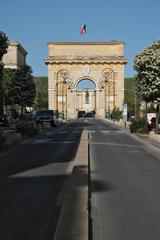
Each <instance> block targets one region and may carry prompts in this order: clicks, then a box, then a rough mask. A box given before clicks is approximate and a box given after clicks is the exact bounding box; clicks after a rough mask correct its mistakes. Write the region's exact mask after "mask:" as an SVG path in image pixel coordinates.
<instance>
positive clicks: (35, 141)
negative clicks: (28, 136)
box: [31, 139, 76, 144]
mask: <svg viewBox="0 0 160 240" xmlns="http://www.w3.org/2000/svg"><path fill="white" fill-rule="evenodd" d="M62 143H63V144H71V143H76V141H53V140H52V139H36V140H34V141H33V142H31V144H62Z"/></svg>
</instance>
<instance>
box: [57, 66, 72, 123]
mask: <svg viewBox="0 0 160 240" xmlns="http://www.w3.org/2000/svg"><path fill="white" fill-rule="evenodd" d="M68 77H69V72H68V70H66V69H60V70H59V71H58V72H57V77H56V112H57V115H58V114H59V104H58V97H59V87H58V86H59V85H62V88H61V94H62V96H61V102H62V107H61V110H62V111H61V116H62V119H63V121H64V118H67V89H65V92H66V95H65V96H64V86H66V84H67V79H68ZM59 78H61V79H62V80H60V81H59ZM64 97H65V98H64ZM65 101H66V104H65ZM65 105H66V114H65V116H64V107H65Z"/></svg>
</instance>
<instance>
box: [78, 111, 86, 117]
mask: <svg viewBox="0 0 160 240" xmlns="http://www.w3.org/2000/svg"><path fill="white" fill-rule="evenodd" d="M85 114H86V112H85V111H78V114H77V117H78V118H81V117H85Z"/></svg>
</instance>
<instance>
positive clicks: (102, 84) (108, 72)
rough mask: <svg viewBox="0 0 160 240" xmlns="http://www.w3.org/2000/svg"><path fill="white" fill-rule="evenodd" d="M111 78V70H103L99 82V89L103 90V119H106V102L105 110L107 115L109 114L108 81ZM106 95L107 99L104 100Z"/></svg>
mask: <svg viewBox="0 0 160 240" xmlns="http://www.w3.org/2000/svg"><path fill="white" fill-rule="evenodd" d="M112 78H113V70H112V69H111V68H105V69H104V70H103V72H102V79H101V80H100V82H99V86H100V89H104V97H105V101H104V104H105V107H104V109H105V117H106V102H107V104H108V107H107V110H108V113H110V104H109V101H110V83H111V81H110V79H112ZM107 87H108V92H107ZM107 95H108V99H106V96H107Z"/></svg>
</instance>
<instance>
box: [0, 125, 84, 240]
mask: <svg viewBox="0 0 160 240" xmlns="http://www.w3.org/2000/svg"><path fill="white" fill-rule="evenodd" d="M83 125H84V123H83V122H82V123H81V122H80V123H76V122H75V123H74V122H72V123H71V124H67V125H65V126H63V127H60V128H53V129H49V130H47V131H46V132H44V133H41V134H40V135H39V136H37V137H36V138H34V139H33V140H32V141H25V142H22V143H21V144H20V145H18V146H16V147H13V148H12V149H10V150H9V151H7V152H4V153H1V154H0V239H3V240H22V239H23V240H51V239H52V240H53V235H54V231H55V228H56V225H57V221H58V217H59V213H60V210H61V206H62V203H63V197H64V194H65V191H66V187H67V183H68V180H69V176H70V173H71V171H72V168H73V161H74V157H75V154H76V150H77V147H78V144H79V140H80V136H81V132H82V130H83Z"/></svg>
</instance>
